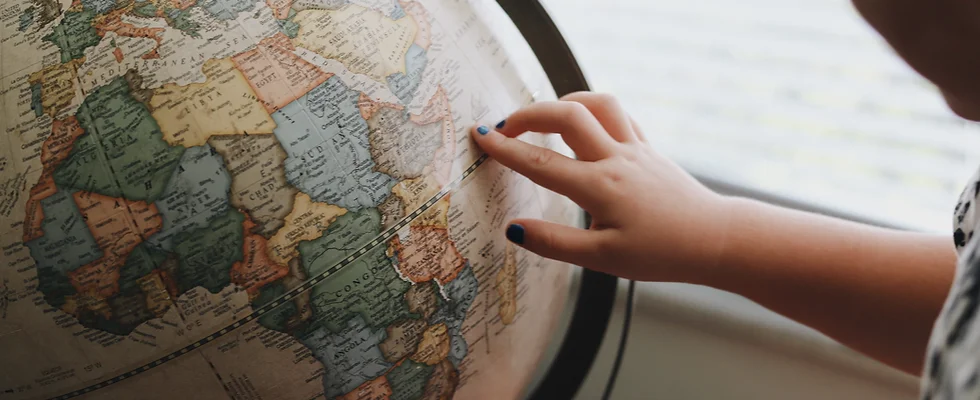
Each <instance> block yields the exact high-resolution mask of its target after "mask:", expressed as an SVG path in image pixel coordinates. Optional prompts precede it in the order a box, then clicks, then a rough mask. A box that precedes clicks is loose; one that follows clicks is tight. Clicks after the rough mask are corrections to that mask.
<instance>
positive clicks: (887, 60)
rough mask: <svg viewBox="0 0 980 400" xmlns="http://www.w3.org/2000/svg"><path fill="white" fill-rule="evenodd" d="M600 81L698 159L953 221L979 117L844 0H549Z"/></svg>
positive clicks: (813, 197) (829, 200)
mask: <svg viewBox="0 0 980 400" xmlns="http://www.w3.org/2000/svg"><path fill="white" fill-rule="evenodd" d="M542 3H543V4H544V5H545V7H546V8H547V9H548V11H549V13H550V14H551V16H552V18H553V19H554V20H555V22H556V24H557V25H558V26H559V28H560V29H561V30H562V32H563V34H564V35H565V38H566V40H567V41H568V42H569V44H570V46H571V47H572V49H573V51H574V52H575V55H576V57H577V58H578V61H579V63H580V64H581V65H582V68H583V70H584V72H585V74H586V76H587V77H588V78H589V81H590V84H591V85H592V87H593V89H594V90H596V91H603V92H608V93H612V94H615V95H617V96H618V97H619V98H620V99H621V100H622V101H623V103H624V105H625V106H626V107H627V109H628V110H629V111H630V112H631V113H632V115H633V116H634V118H636V119H637V120H638V122H639V123H640V124H641V125H642V126H643V128H644V130H645V131H646V133H647V135H648V136H649V139H650V141H651V142H652V143H653V145H654V146H655V147H656V148H657V149H658V150H660V151H662V152H663V153H665V154H666V155H668V156H669V157H671V158H672V159H674V160H675V161H677V162H678V163H680V164H681V165H682V166H684V167H685V168H687V169H688V170H690V171H691V172H692V173H694V174H696V175H699V176H705V177H710V178H713V179H719V180H723V181H725V182H729V183H732V184H736V185H739V186H744V187H748V188H752V189H756V190H762V191H765V192H769V193H773V194H776V195H778V196H782V197H786V198H789V199H792V200H797V201H801V202H805V203H810V204H816V205H819V206H821V207H826V208H829V209H832V210H837V211H841V212H844V213H847V214H852V215H860V216H863V217H866V218H869V219H872V220H878V221H882V222H886V223H888V224H890V225H895V226H900V227H906V228H910V229H918V230H926V231H935V232H949V231H950V229H951V228H950V227H951V216H952V208H953V206H954V205H955V202H956V198H957V196H958V195H959V193H960V190H961V189H962V186H963V185H964V184H965V183H966V181H967V179H968V178H969V177H970V175H971V174H972V173H973V171H974V170H975V169H976V167H977V165H978V163H980V146H978V144H980V128H978V127H977V126H976V125H974V124H972V123H969V122H966V121H963V120H960V119H958V118H957V117H955V116H954V115H953V114H952V113H951V112H950V111H949V110H948V109H947V108H946V106H945V104H944V103H943V101H942V99H941V97H940V96H939V95H938V93H937V92H936V91H935V89H934V88H933V87H932V86H931V85H930V84H929V83H928V82H927V81H925V80H924V79H922V78H921V77H919V76H918V75H917V74H916V73H915V72H914V71H912V70H911V69H910V68H909V67H907V66H906V65H905V64H904V62H903V61H902V60H901V59H900V58H898V57H897V56H896V55H894V54H893V53H892V51H891V49H890V48H888V47H887V45H886V44H885V43H884V42H883V41H882V40H881V39H880V38H879V37H878V35H877V34H876V33H875V32H874V31H873V30H872V29H871V28H870V27H868V26H867V25H866V24H865V23H864V21H863V20H862V19H861V18H860V16H859V15H858V14H857V12H856V11H854V10H853V7H852V6H851V4H850V2H849V1H846V0H697V1H676V0H671V1H668V0H611V1H606V2H598V1H593V0H543V1H542Z"/></svg>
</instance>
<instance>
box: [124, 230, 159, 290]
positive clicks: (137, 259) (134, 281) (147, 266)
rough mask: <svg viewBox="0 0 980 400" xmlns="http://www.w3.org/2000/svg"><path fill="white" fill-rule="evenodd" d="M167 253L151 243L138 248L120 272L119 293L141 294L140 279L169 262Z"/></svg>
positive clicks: (140, 245)
mask: <svg viewBox="0 0 980 400" xmlns="http://www.w3.org/2000/svg"><path fill="white" fill-rule="evenodd" d="M167 256H168V254H167V252H165V251H163V250H160V249H158V248H157V247H156V246H154V245H152V244H150V243H149V242H143V243H140V244H139V245H137V246H136V248H134V249H133V251H132V252H130V253H129V256H127V257H126V263H125V264H123V267H122V268H121V269H120V270H119V291H120V292H122V293H135V292H139V291H140V290H141V289H140V285H139V279H140V278H142V277H144V276H147V275H149V274H150V273H151V272H153V270H154V269H157V267H159V266H160V265H162V264H163V262H164V261H166V260H167Z"/></svg>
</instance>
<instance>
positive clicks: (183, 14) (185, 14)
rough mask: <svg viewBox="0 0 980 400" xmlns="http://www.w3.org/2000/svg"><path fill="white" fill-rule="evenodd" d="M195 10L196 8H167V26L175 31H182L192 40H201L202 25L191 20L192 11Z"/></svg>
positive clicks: (165, 13) (165, 12)
mask: <svg viewBox="0 0 980 400" xmlns="http://www.w3.org/2000/svg"><path fill="white" fill-rule="evenodd" d="M193 9H194V7H190V8H188V9H185V10H179V9H176V8H165V9H164V11H163V13H164V15H166V20H167V24H169V25H170V26H172V27H173V28H174V29H177V30H179V31H182V32H184V33H186V34H187V36H190V37H192V38H200V37H201V33H200V30H201V24H199V23H197V21H194V20H193V19H191V10H193Z"/></svg>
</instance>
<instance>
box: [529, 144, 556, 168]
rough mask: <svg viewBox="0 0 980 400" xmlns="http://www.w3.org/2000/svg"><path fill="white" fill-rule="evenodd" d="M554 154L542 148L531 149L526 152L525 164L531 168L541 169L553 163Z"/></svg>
mask: <svg viewBox="0 0 980 400" xmlns="http://www.w3.org/2000/svg"><path fill="white" fill-rule="evenodd" d="M554 158H555V153H554V152H553V151H551V150H548V149H546V148H543V147H537V146H534V147H531V148H529V149H528V152H527V162H528V164H529V165H530V166H531V167H535V168H542V167H545V166H548V165H551V163H552V162H553V161H554Z"/></svg>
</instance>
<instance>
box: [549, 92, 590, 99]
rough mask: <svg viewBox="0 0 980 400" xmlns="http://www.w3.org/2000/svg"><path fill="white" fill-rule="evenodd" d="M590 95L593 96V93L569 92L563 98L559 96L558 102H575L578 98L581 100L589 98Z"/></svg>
mask: <svg viewBox="0 0 980 400" xmlns="http://www.w3.org/2000/svg"><path fill="white" fill-rule="evenodd" d="M592 94H593V92H590V91H587V90H579V91H577V92H571V93H569V94H566V95H564V96H561V97H560V98H559V99H558V100H561V101H575V99H580V98H583V97H587V96H590V95H592Z"/></svg>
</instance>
